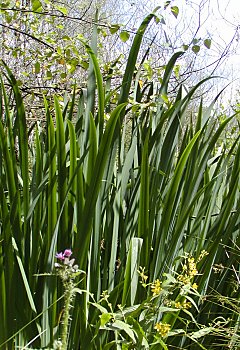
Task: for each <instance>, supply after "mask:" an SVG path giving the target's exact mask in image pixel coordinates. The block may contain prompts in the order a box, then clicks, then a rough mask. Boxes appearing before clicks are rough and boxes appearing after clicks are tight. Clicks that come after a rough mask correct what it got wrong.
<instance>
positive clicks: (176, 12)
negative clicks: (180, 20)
mask: <svg viewBox="0 0 240 350" xmlns="http://www.w3.org/2000/svg"><path fill="white" fill-rule="evenodd" d="M171 12H172V14H173V16H174V17H175V18H177V17H178V14H179V8H178V7H177V6H172V7H171Z"/></svg>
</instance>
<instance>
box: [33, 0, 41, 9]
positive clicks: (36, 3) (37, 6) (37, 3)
mask: <svg viewBox="0 0 240 350" xmlns="http://www.w3.org/2000/svg"><path fill="white" fill-rule="evenodd" d="M32 10H33V11H34V12H41V11H42V3H41V2H40V1H39V0H32Z"/></svg>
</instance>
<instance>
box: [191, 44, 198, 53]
mask: <svg viewBox="0 0 240 350" xmlns="http://www.w3.org/2000/svg"><path fill="white" fill-rule="evenodd" d="M192 51H193V52H194V53H195V54H197V53H198V52H199V51H200V46H199V45H193V46H192Z"/></svg>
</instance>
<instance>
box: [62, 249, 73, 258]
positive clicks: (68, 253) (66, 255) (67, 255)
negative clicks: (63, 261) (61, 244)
mask: <svg viewBox="0 0 240 350" xmlns="http://www.w3.org/2000/svg"><path fill="white" fill-rule="evenodd" d="M71 255H72V251H71V249H65V250H64V253H63V256H64V257H67V258H69V257H70V256H71Z"/></svg>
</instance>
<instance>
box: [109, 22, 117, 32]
mask: <svg viewBox="0 0 240 350" xmlns="http://www.w3.org/2000/svg"><path fill="white" fill-rule="evenodd" d="M119 28H120V25H119V24H112V25H111V27H110V28H109V30H110V33H111V34H115V33H116V32H117V31H118V30H119Z"/></svg>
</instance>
